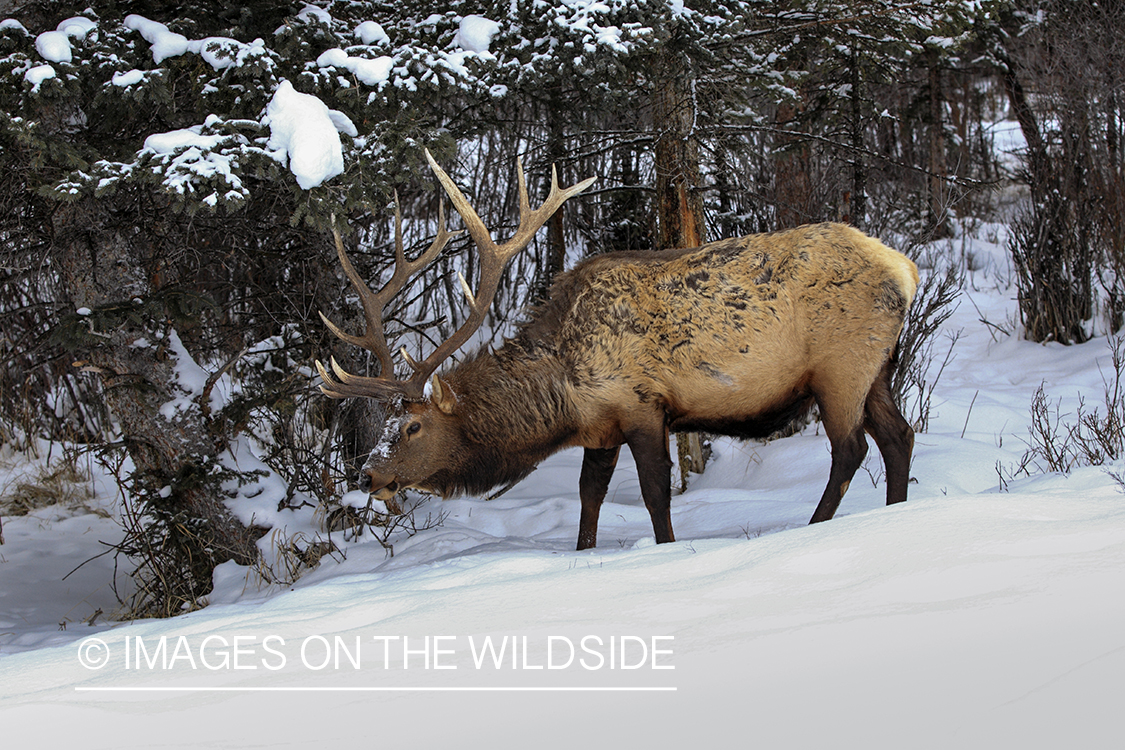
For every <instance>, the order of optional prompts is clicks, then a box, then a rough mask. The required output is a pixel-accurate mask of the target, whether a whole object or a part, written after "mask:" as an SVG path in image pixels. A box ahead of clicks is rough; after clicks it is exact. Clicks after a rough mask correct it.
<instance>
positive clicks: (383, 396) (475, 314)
mask: <svg viewBox="0 0 1125 750" xmlns="http://www.w3.org/2000/svg"><path fill="white" fill-rule="evenodd" d="M426 160H427V161H428V162H429V164H430V168H431V169H432V170H433V171H434V174H435V175H436V176H437V178H438V181H439V182H441V185H442V187H443V188H444V189H445V192H446V193H447V194H448V195H449V198H450V200H451V201H452V203H453V206H454V208H455V209H456V210H457V212H458V213H459V214H460V215H461V219H462V220H463V221H464V222H465V226H466V229H467V231H468V232H469V235H470V236H471V237H472V238H473V242H474V243H475V245H476V247H477V250H478V252H479V253H480V282H479V285H478V287H477V291H476V292H473V291H472V289H471V288H470V286H469V284H468V282H467V281H466V280H465V277H464V276H462V275H460V274H458V277H459V280H460V283H461V289H462V291H463V292H464V294H465V298H466V300H467V303H468V306H469V315H468V317H467V318H466V319H465V322H464V323H463V324H462V325H461V327H460V328H458V329H457V330H456V331H455V332H454V333H453V335H452V336H450V337H449V338H448V339H446V340H445V341H443V342H442V343H441V344H440V345H439V346H438V347H437V348H435V349H434V350H433V351H432V352H431V353H430V354H429V356H427V357H426V358H425V359H423V360H422V361H421V362H419V361H417V360H415V359H414V358H413V357H411V356H410V354H409V353H408V352H407V351H406V349H405V347H404V348H402V349H400V352H401V354H402V357H403V359H405V361H406V363H407V364H408V365H409V366H410V368H411V370H413V374H412V375H411V376H410V377H409V378H407V379H406V380H398V379H395V377H394V361H393V359H392V356H391V350H390V347H389V346H388V344H387V339H386V335H385V333H384V331H383V309H384V308H385V307H386V305H387V304H388V303H389V302H390V301H391V299H392V298H393V297H394V296H395V295H396V294H398V292H400V291H401V290H402V289H403V288H404V287H405V286H406V284H407V282H408V281H409V280H410V279H411V278H412V277H413V276H414V275H415V274H417V273H418V272H419V271H421V270H422V269H423V268H425V267H426V266H427V265H428V264H429V263H430V262H432V261H433V260H434V259H435V258H436V257H437V255H438V254H439V253H440V252H441V250H442V249H443V248H444V247H445V245H446V244H447V243H448V242H449V240H450V239H452V238H453V237H454V236H456V235H458V234H460V232H455V233H453V232H449V231H448V230H447V229H446V227H445V216H444V211H440V210H439V214H438V224H439V228H438V233H437V236H436V237H435V238H434V241H433V243H432V244H431V245H430V247H429V248H428V249H427V250H426V251H425V252H423V253H422V254H421V255H420V256H418V257H417V258H416V259H414V260H412V261H408V260H407V259H406V254H405V251H404V249H403V241H402V215H401V213H400V212H399V210H398V208H397V206H396V208H395V269H394V273H393V274H392V276H391V279H390V281H388V282H387V284H386V285H385V286H384V287H383V288H382V289H380V290H379V291H378V292H375V291H372V290H371V289H370V288H369V287H368V286H367V285H366V284H365V283H364V281H363V279H362V278H360V276H359V274H358V273H357V272H356V270H355V267H354V266H353V265H352V263H351V261H350V260H349V259H348V256H347V253H345V251H344V243H343V240H342V239H341V238H340V234H339V232H338V231H337V230H336V229H333V235H334V236H335V240H336V252H337V254H338V255H339V258H340V264H341V265H342V266H343V269H344V272H345V273H346V274H347V276H348V278H349V279H350V280H351V282H352V285H353V286H354V287H355V289H356V291H357V292H358V293H359V297H360V301H361V302H362V304H363V312H364V318H365V321H366V330H365V332H364V334H363V335H362V336H353V335H350V334H348V333H345V332H344V331H343V330H341V329H340V328H339V327H338V326H336V325H335V324H333V323H332V322H331V321H330V320H328V318H326V317H325V316H324V314H323V313H321V316H320V317H321V319H322V320H323V321H324V323H325V325H327V326H328V328H329V329H330V330H331V331H332V332H333V333H334V334H335V335H336V336H337V337H339V338H340V339H342V340H343V341H346V342H347V343H349V344H354V345H356V346H360V347H363V348H364V349H367V350H368V351H370V352H371V353H372V354H374V355H375V357H376V358H377V359H378V361H379V365H380V376H379V377H365V376H359V375H353V374H351V373H349V372H346V371H345V370H344V369H343V368H342V367H340V365H339V364H338V363H337V362H336V360H335V358H333V359H332V360H331V370H332V375H330V374H329V372H328V370H327V369H326V368H325V367H324V365H323V364H322V363H321V362H319V361H317V363H316V367H317V371H318V372H319V373H320V376H321V379H322V380H323V381H324V382H323V383H322V384H321V386H320V389H321V391H323V392H324V393H325V394H326V395H328V396H331V397H332V398H350V397H353V396H365V397H369V398H374V399H377V400H379V401H381V402H383V403H384V404H385V405H386V407H387V422H386V424H385V425H384V428H383V435H382V437H381V439H380V440H379V443H378V444H377V445H376V446H375V448H374V450H372V452H371V455H370V457H369V458H368V460H367V463H366V464H365V465H364V467H363V476H361V481H360V486H361V487H362V488H363V489H365V490H368V491H369V492H371V493H372V494H373V495H375V497H377V498H379V499H381V500H386V499H389V498H391V497H392V496H393V495H394V494H395V493H396V492H398V491H399V490H403V489H407V488H410V487H415V488H418V489H422V490H427V491H432V492H437V493H439V494H442V495H447V494H449V493H450V489H451V488H452V487H454V486H456V481H455V480H454V479H452V478H451V477H452V476H453V475H455V474H456V472H457V471H458V469H459V468H460V466H459V463H460V462H461V461H463V460H464V452H465V451H464V449H465V437H464V430H463V429H462V425H461V416H460V413H459V404H458V394H456V393H454V392H453V390H452V389H451V388H450V387H449V385H448V384H447V383H446V382H445V381H444V380H443V379H442V378H441V376H440V375H437V374H435V371H436V370H437V368H438V366H439V365H440V364H441V363H442V362H443V361H444V360H446V359H447V358H449V356H450V355H452V354H453V353H454V352H455V351H457V349H459V348H460V347H461V346H462V345H463V344H464V343H465V342H466V341H468V340H469V338H471V337H472V335H473V334H474V333H475V332H476V331H477V329H478V328H480V326H481V324H482V323H483V322H484V319H485V315H486V314H487V312H488V308H489V306H490V305H491V304H492V301H493V299H494V298H495V296H496V291H497V289H498V287H499V285H500V279H501V276H502V274H503V271H504V267H505V266H506V265H507V262H508V261H509V260H510V259H511V258H512V257H513V256H514V255H516V254H517V253H518V252H520V251H521V250H523V249H524V248H525V247H526V246H527V245H528V243H529V242H531V239H532V237H534V235H535V233H536V231H538V230H539V228H540V227H542V226H543V225H544V224H545V223H546V222H547V220H548V219H549V218H550V217H551V216H552V215H553V214H554V213H555V211H557V210H558V208H559V207H560V206H561V205H562V204H563V203H564V202H565V201H566V200H567V199H569V198H571V197H572V196H574V195H577V194H578V193H581V192H582V191H583V190H585V189H586V188H587V187H589V186H590V185H591V184H592V183H593V182H594V178H592V177H591V178H588V179H586V180H583V181H582V182H580V183H578V184H577V185H574V186H573V187H570V188H567V189H565V190H560V189H559V186H558V176H557V174H556V172H555V169H554V167H552V168H551V190H550V193H549V194H548V196H547V199H546V200H545V201H544V202H543V204H542V205H541V206H539V208H537V209H535V210H534V211H533V210H531V207H530V205H529V202H528V197H527V184H526V180H525V178H524V173H523V166H522V164H519V162H518V161H517V166H518V169H517V173H518V178H519V193H520V223H519V226H518V227H517V229H516V232H515V234H513V235H512V237H511V238H510V239H508V240H507V241H506V242H504V243H500V244H497V243H496V242H495V241H494V240H493V239H492V237H491V234H490V233H489V231H488V229H487V228H486V227H485V225H484V222H483V221H481V219H480V217H479V216H478V215H477V213H476V211H475V210H473V208H472V206H470V205H469V202H468V201H467V200H466V199H465V196H464V195H463V194H462V193H461V191H460V190H459V189H458V188H457V186H456V185H455V184H454V183H453V180H451V179H450V178H449V176H448V175H447V174H446V173H445V172H444V171H443V170H442V169H441V167H439V166H438V165H437V163H436V162H435V161H434V159H433V157H432V156H431V155H430V152H429V151H426ZM396 203H397V201H396ZM333 375H334V376H335V377H333Z"/></svg>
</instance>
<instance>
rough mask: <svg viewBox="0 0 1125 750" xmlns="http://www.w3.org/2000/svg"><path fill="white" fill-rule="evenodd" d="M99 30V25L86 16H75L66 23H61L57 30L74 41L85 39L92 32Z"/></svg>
mask: <svg viewBox="0 0 1125 750" xmlns="http://www.w3.org/2000/svg"><path fill="white" fill-rule="evenodd" d="M96 28H98V24H97V23H95V22H94V21H92V20H90V19H89V18H86V17H85V16H74V17H73V18H68V19H66V20H65V21H59V25H58V27H57V28H56V30H57V31H61V32H62V33H64V34H66V35H67V36H68V37H71V38H72V39H84V38H86V36H88V35H89V33H90V32H91V31H93V30H94V29H96Z"/></svg>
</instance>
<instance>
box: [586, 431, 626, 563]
mask: <svg viewBox="0 0 1125 750" xmlns="http://www.w3.org/2000/svg"><path fill="white" fill-rule="evenodd" d="M620 453H621V448H620V446H619V447H617V448H587V449H586V452H585V453H583V454H582V474H581V476H580V477H579V478H578V497H579V498H581V500H582V517H581V518H580V519H579V521H578V549H580V550H583V549H591V548H593V547H596V546H597V544H598V514H599V513H601V510H602V500H604V499H605V493H606V490H608V489H609V480H610V477H612V476H613V470H614V468H615V467H616V466H617V456H618V455H619V454H620Z"/></svg>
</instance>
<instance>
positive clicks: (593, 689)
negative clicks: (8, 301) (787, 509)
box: [74, 686, 677, 693]
mask: <svg viewBox="0 0 1125 750" xmlns="http://www.w3.org/2000/svg"><path fill="white" fill-rule="evenodd" d="M74 690H75V692H88V693H175V692H188V693H365V692H366V693H612V692H616V693H646V692H647V693H652V692H672V693H674V692H676V690H677V688H675V687H597V686H586V687H515V686H501V687H486V686H476V687H473V686H470V687H167V686H162V687H75V688H74Z"/></svg>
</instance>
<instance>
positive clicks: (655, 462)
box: [317, 152, 918, 550]
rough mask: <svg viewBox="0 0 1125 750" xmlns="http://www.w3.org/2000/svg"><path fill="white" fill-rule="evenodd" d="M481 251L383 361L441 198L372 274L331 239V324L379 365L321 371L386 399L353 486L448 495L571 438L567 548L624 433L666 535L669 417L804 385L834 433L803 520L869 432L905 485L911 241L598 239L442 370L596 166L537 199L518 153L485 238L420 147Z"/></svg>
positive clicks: (592, 540)
mask: <svg viewBox="0 0 1125 750" xmlns="http://www.w3.org/2000/svg"><path fill="white" fill-rule="evenodd" d="M426 157H427V159H428V160H429V163H430V167H431V168H432V169H433V171H434V174H435V175H436V176H437V178H438V180H439V181H440V182H441V184H442V186H443V187H444V188H445V191H446V193H447V194H448V195H449V198H450V199H451V201H452V203H453V205H454V207H455V208H456V210H457V212H458V213H459V214H460V215H461V217H462V220H463V221H464V222H465V225H466V227H467V229H468V232H469V234H470V235H471V237H472V239H473V241H474V242H475V244H476V246H477V248H478V251H479V253H480V267H481V270H480V281H479V286H478V289H477V291H476V292H473V291H472V290H471V289H470V287H469V285H468V284H467V283H466V282H465V280H464V278H463V277H462V278H461V284H462V287H463V289H464V291H465V296H466V299H467V304H468V307H469V315H468V317H467V319H466V321H465V323H464V325H462V326H461V327H460V328H459V329H458V330H457V331H456V332H455V333H454V334H453V335H452V337H450V338H449V339H448V340H446V341H444V342H443V343H441V344H440V345H439V346H438V347H437V348H436V349H434V351H433V352H432V353H431V354H430V355H429V356H427V357H426V358H425V359H424V360H422V361H421V362H418V361H415V360H414V359H413V358H412V357H411V356H410V355H409V354H408V353H407V352H406V350H405V349H403V350H402V355H403V357H404V358H405V359H406V362H407V363H408V364H409V366H410V367H411V369H412V370H413V374H412V375H411V376H410V377H409V378H408V379H406V380H396V379H394V377H393V376H394V362H393V360H392V355H391V350H390V347H389V346H388V345H387V340H386V337H385V334H384V332H383V321H382V315H383V308H384V306H385V305H386V304H387V303H388V302H389V301H390V300H391V298H392V297H393V296H394V295H395V294H396V293H398V292H399V291H400V290H401V289H402V288H403V286H404V285H405V284H406V283H407V281H408V280H409V279H410V278H411V277H412V276H413V275H414V274H416V273H417V272H418V271H419V270H421V269H422V268H423V267H424V266H426V265H427V264H428V263H430V261H432V260H433V259H434V258H435V257H436V256H437V254H438V253H439V252H440V251H441V250H442V248H443V247H444V246H445V245H446V243H447V242H448V241H449V240H450V238H451V237H452V236H453V235H452V234H451V233H450V232H449V231H447V229H446V228H445V220H444V217H441V218H439V223H440V224H441V226H440V229H439V231H438V233H437V237H436V238H435V239H434V241H433V244H432V245H431V246H430V247H429V249H428V250H426V251H425V252H423V253H422V254H421V255H420V256H419V257H418V258H417V259H415V260H413V261H408V260H407V259H406V257H405V254H404V252H403V246H402V219H401V215H399V214H398V213H397V212H396V219H395V226H396V238H395V254H396V264H395V269H394V272H393V275H392V277H391V279H390V281H389V282H388V283H387V284H386V286H384V287H383V288H382V289H381V290H380V291H378V292H374V291H372V290H371V289H369V288H368V287H367V285H366V284H365V283H364V282H363V280H362V279H361V277H360V276H359V274H358V273H357V272H356V270H355V268H354V267H353V266H352V264H351V262H350V261H349V259H348V257H347V255H346V253H345V252H344V246H343V242H342V241H341V239H340V235H339V233H336V248H337V251H338V253H339V256H340V263H341V264H342V266H343V268H344V271H345V272H346V274H347V276H348V277H349V278H350V279H351V281H352V283H353V284H354V286H355V288H356V290H357V291H358V292H359V296H360V299H361V300H362V304H363V309H364V316H365V318H366V332H365V333H364V334H363V335H362V336H353V335H349V334H347V333H345V332H344V331H342V330H341V329H340V328H339V327H337V326H336V325H334V324H333V323H332V322H331V321H329V320H328V319H327V318H325V317H324V316H323V315H322V316H321V317H322V318H323V319H324V321H325V323H326V325H328V327H329V328H330V329H331V330H332V331H333V333H335V334H336V335H337V336H339V337H340V338H341V339H343V340H344V341H346V342H348V343H351V344H355V345H358V346H361V347H364V348H366V349H368V350H369V351H370V352H372V353H373V354H374V355H375V357H376V358H377V359H378V361H379V363H380V365H381V368H382V369H381V376H380V377H363V376H357V375H353V374H350V373H348V372H346V371H344V370H343V369H342V368H341V367H340V366H339V365H338V364H337V363H336V361H335V360H334V359H333V360H332V363H331V368H332V372H333V374H334V375H335V377H333V376H332V375H330V374H329V373H328V372H327V371H326V368H325V367H324V366H323V365H322V364H321V363H320V362H317V369H318V370H319V373H320V376H321V378H322V380H323V384H322V385H321V389H322V390H323V392H324V393H326V394H327V395H329V396H332V397H335V398H348V397H353V396H366V397H371V398H375V399H379V400H380V401H382V402H384V403H385V404H386V405H387V414H388V417H387V422H386V425H385V427H384V432H383V435H382V437H381V439H380V441H379V443H378V445H377V446H376V447H375V449H374V450H373V451H372V452H371V455H370V457H369V458H368V460H367V463H366V464H365V465H364V467H363V475H364V476H362V477H361V486H362V487H363V488H364V489H365V490H367V491H369V492H371V493H372V494H374V496H375V497H377V498H380V499H389V498H391V497H392V496H393V495H394V494H395V493H396V492H398V491H399V490H402V489H406V488H409V487H413V488H417V489H421V490H425V491H430V492H434V493H437V494H440V495H441V496H443V497H449V496H453V495H457V494H461V493H482V492H486V491H487V490H489V489H491V488H493V487H496V486H499V485H502V484H505V483H510V482H514V481H517V480H519V479H521V478H523V477H525V476H527V475H528V474H529V473H530V472H531V471H532V470H533V469H534V468H535V467H536V465H538V464H539V462H540V461H542V460H543V459H545V458H546V457H547V456H549V455H551V454H553V453H555V452H556V451H558V450H561V449H563V448H567V447H570V446H582V448H584V449H585V453H584V455H583V458H582V471H581V476H580V478H579V484H578V486H579V497H580V499H581V503H582V511H581V518H580V520H579V525H578V549H580V550H581V549H587V548H590V547H593V546H595V544H596V542H597V527H598V514H599V511H600V508H601V504H602V500H603V498H604V497H605V494H606V490H607V488H608V487H609V481H610V477H611V476H612V474H613V470H614V467H615V466H616V464H617V457H618V453H619V451H620V447H621V445H623V444H624V445H628V446H629V448H630V450H631V451H632V454H633V457H634V459H635V460H636V463H637V470H638V473H639V476H640V485H641V494H642V496H643V498H644V503H645V506H646V507H647V509H648V512H649V515H650V516H651V517H652V527H653V531H654V532H655V536H656V541H657V542H671V541H673V539H674V537H673V533H672V518H671V511H670V503H671V468H672V460H671V458H670V456H669V450H668V435H669V431H670V430H696V431H705V432H711V433H718V434H723V435H731V436H735V437H743V438H746V437H764V436H766V435H769V434H770V433H772V432H774V431H776V430H777V429H779V428H781V427H783V426H785V425H787V424H789V423H791V422H792V421H793V420H795V419H797V418H798V417H800V416H802V415H804V414H805V413H806V412H807V411H808V410H809V409H810V408H811V407H812V405H813V403H815V404H816V405H817V406H819V408H820V416H821V420H822V422H823V425H824V431H825V433H826V434H827V436H828V440H829V442H830V444H831V448H832V468H831V470H830V473H829V477H828V485H827V487H825V490H824V494H823V496H822V497H821V499H820V503H819V504H818V505H817V507H816V511H815V512H814V513H813V516H812V521H811V523H815V522H818V521H825V520H828V519H830V518H832V516H833V515H834V514H835V512H836V508H837V506H838V505H839V504H840V499H841V497H842V496H843V494H844V492H846V491H847V488H848V484H849V482H850V481H851V479H852V476H853V475H854V474H855V472H856V469H858V467H859V465H860V463H861V462H862V461H863V458H864V456H865V455H866V453H867V440H866V437H865V435H864V432H865V431H866V432H869V433H870V434H871V435H872V437H873V438H874V439H875V443H876V445H877V446H878V447H879V451H880V452H881V453H882V455H883V461H884V464H885V469H886V482H887V504H888V505H889V504H891V503H897V502H901V501H903V500H905V499H906V488H907V481H908V477H909V475H908V471H909V465H910V455H911V451H912V449H913V444H914V432H913V430H912V429H911V427H910V425H909V424H908V423H907V422H906V420H905V419H903V417H902V414H901V413H900V412H899V410H898V408H897V407H896V406H895V403H894V401H893V399H892V396H891V389H890V377H891V371H892V369H893V367H894V363H895V351H896V346H897V340H898V336H899V333H900V331H901V329H902V324H903V318H904V316H905V314H906V310H907V308H908V306H909V305H910V302H911V299H912V298H913V296H914V292H915V289H916V287H917V283H918V271H917V268H916V267H915V266H914V264H913V263H912V262H911V261H910V260H909V259H907V258H906V256H904V255H902V254H900V253H898V252H895V251H894V250H891V249H889V248H888V247H886V246H885V245H883V244H882V243H880V242H879V241H878V240H875V239H872V238H870V237H868V236H866V235H864V234H863V233H861V232H859V231H858V230H856V229H853V228H851V227H848V226H844V225H841V224H819V225H815V226H803V227H799V228H797V229H791V230H787V231H780V232H774V233H771V234H760V235H751V236H748V237H741V238H738V239H726V240H719V241H717V242H711V243H708V244H706V245H703V246H701V247H695V248H689V249H682V250H666V251H662V252H618V253H607V254H605V255H599V256H595V257H592V258H590V259H587V260H586V261H584V262H582V263H580V264H579V265H578V266H577V267H575V268H574V269H573V270H571V271H569V272H567V273H563V274H561V275H559V276H558V278H557V279H556V281H555V282H554V285H553V286H552V288H551V291H550V295H549V298H548V299H547V300H546V301H545V302H543V303H542V304H541V305H540V306H539V307H538V308H537V309H536V310H535V311H534V314H533V315H532V316H531V318H530V319H529V320H528V322H526V323H524V324H523V325H522V326H521V327H520V328H519V330H518V331H517V333H516V334H515V336H514V337H513V338H511V339H509V340H508V341H506V342H505V343H504V345H503V346H502V347H501V348H500V349H498V350H496V351H490V350H488V349H487V348H485V349H482V350H481V351H478V352H477V353H476V354H475V355H472V356H471V357H469V358H467V359H465V360H464V361H462V362H460V363H458V364H457V365H456V366H454V367H452V368H451V369H449V370H448V371H446V372H445V373H443V374H441V375H435V374H434V372H435V371H436V370H437V368H438V366H439V365H440V364H441V362H442V361H443V360H445V359H446V358H447V357H449V356H450V355H451V354H453V352H454V351H455V350H457V349H458V348H459V347H460V346H461V345H462V344H464V343H465V342H466V341H467V340H468V339H469V338H470V336H472V334H473V333H474V331H476V329H477V328H478V327H479V326H480V325H481V323H482V322H483V321H484V318H485V314H486V311H487V310H488V307H489V305H490V304H491V302H492V299H493V297H494V295H495V294H496V289H497V285H498V284H499V282H500V278H501V274H502V273H503V270H504V266H505V264H506V263H507V261H508V260H509V259H510V258H511V257H512V256H513V255H515V254H516V253H518V252H519V251H520V250H522V249H523V248H524V247H525V246H526V245H527V244H528V243H529V242H530V241H531V239H532V236H533V235H534V234H535V232H536V231H537V230H538V229H539V228H540V227H541V226H542V225H543V224H544V223H545V222H546V221H547V219H548V218H549V217H550V216H551V215H552V214H553V213H554V212H555V211H556V210H557V209H558V208H559V206H561V205H562V204H563V202H564V201H566V200H567V199H568V198H570V197H572V196H574V195H576V194H578V193H580V192H582V191H583V190H585V189H586V188H587V187H588V186H589V185H590V184H591V183H592V182H593V178H591V179H588V180H585V181H583V182H581V183H579V184H577V185H575V186H573V187H571V188H568V189H565V190H560V189H559V187H558V181H557V177H556V175H555V173H554V171H553V170H552V175H551V190H550V194H549V195H548V197H547V199H546V201H545V202H544V203H543V205H541V206H540V207H539V208H538V209H536V210H534V211H533V210H531V208H530V205H529V203H528V198H527V187H526V184H525V180H524V175H523V169H522V167H520V168H519V170H518V174H519V191H520V223H519V226H518V228H517V229H516V232H515V234H514V235H513V236H512V237H511V239H509V240H508V241H507V242H504V243H502V244H497V243H496V242H495V241H493V239H492V237H491V236H490V234H489V231H488V230H487V229H486V228H485V226H484V223H483V222H482V221H481V219H480V217H479V216H478V215H477V213H476V212H475V211H474V210H473V208H472V207H471V206H470V205H469V203H468V201H467V200H466V199H465V197H464V195H462V193H461V191H460V190H459V189H458V188H457V186H456V185H454V183H453V181H452V180H451V179H450V178H449V176H448V175H446V174H445V172H443V171H442V170H441V168H440V167H438V165H437V163H436V162H435V161H434V160H433V158H432V157H431V156H430V155H429V153H428V152H427V154H426Z"/></svg>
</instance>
